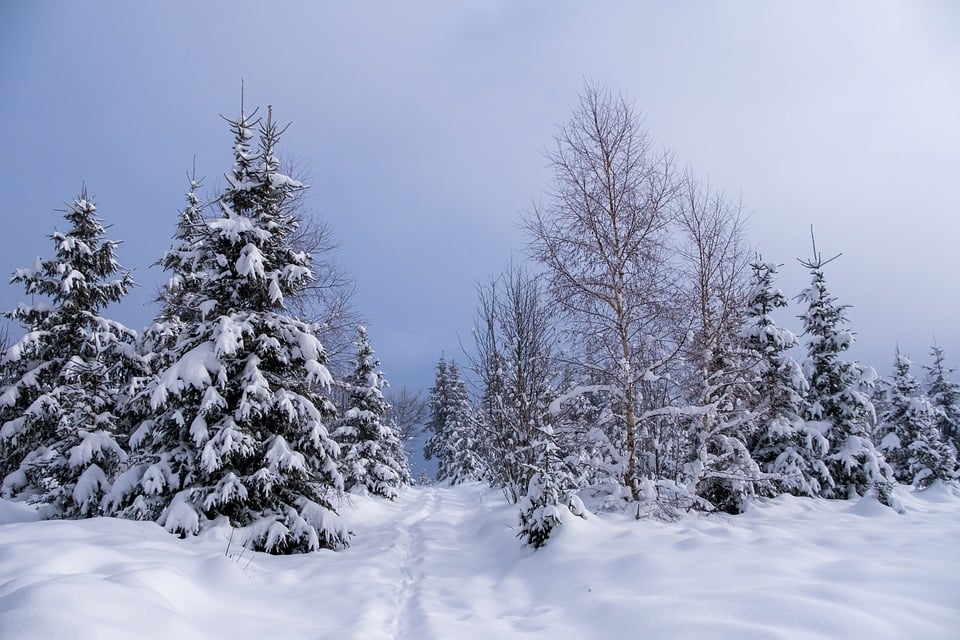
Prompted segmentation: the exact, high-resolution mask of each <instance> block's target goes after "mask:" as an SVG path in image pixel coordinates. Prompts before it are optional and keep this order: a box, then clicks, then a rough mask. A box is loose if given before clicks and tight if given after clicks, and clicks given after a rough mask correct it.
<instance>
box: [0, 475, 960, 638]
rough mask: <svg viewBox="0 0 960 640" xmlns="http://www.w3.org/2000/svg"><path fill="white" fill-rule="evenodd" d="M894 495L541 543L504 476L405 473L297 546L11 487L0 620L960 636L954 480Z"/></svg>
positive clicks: (599, 521) (436, 630)
mask: <svg viewBox="0 0 960 640" xmlns="http://www.w3.org/2000/svg"><path fill="white" fill-rule="evenodd" d="M897 497H898V498H899V499H900V501H901V502H902V503H903V505H904V507H905V512H904V513H903V514H898V513H896V512H894V511H893V510H891V509H888V508H885V507H881V506H879V505H878V504H877V503H876V501H875V500H873V499H869V498H868V499H860V500H851V501H830V502H826V501H814V500H809V499H800V498H792V497H788V496H784V497H780V498H777V499H775V500H769V501H763V502H760V503H757V504H755V505H753V506H751V508H750V509H749V511H748V512H747V513H746V514H744V515H741V516H735V517H732V516H722V517H714V516H711V517H703V516H697V515H691V516H690V517H688V518H686V519H685V520H682V521H680V522H678V523H670V524H668V523H661V522H652V521H636V520H633V519H632V518H629V517H628V516H607V515H604V516H602V517H597V516H592V517H590V518H588V519H586V520H581V519H579V518H568V519H566V520H565V522H564V524H563V525H562V526H561V527H560V529H559V530H558V532H557V533H556V535H555V537H554V538H552V539H551V541H550V542H549V543H548V545H547V546H546V547H545V548H544V549H542V550H540V551H537V552H533V551H532V550H530V549H529V548H525V547H523V546H521V545H520V544H519V541H518V540H517V538H516V537H515V536H516V528H515V527H516V509H515V507H513V506H511V505H507V504H505V503H504V501H503V499H502V497H501V496H500V495H499V494H498V493H496V492H492V491H490V490H488V489H486V488H483V487H480V486H478V485H467V486H459V487H456V488H441V487H428V488H409V489H405V490H403V491H402V492H401V494H400V497H399V499H398V500H397V501H396V502H395V503H390V502H385V501H382V500H377V499H374V498H367V497H362V496H352V497H351V498H350V501H351V502H350V504H347V505H343V507H342V508H341V512H342V514H343V516H344V518H345V520H346V522H347V524H348V526H349V527H350V529H351V530H352V531H353V532H354V533H355V534H356V535H355V537H354V540H353V544H352V546H351V547H350V548H349V549H347V550H345V551H341V552H332V551H320V552H316V553H312V554H309V555H305V556H289V557H274V556H268V555H265V554H260V553H256V554H254V553H251V552H249V551H245V550H242V549H239V548H237V547H236V543H235V541H234V543H233V545H231V547H230V549H229V552H228V543H229V531H230V530H229V528H228V527H226V526H219V527H216V528H214V529H212V530H211V531H209V532H207V533H205V534H203V535H201V536H200V537H198V538H189V539H187V540H179V539H177V538H176V537H175V536H172V535H170V534H168V533H166V532H165V531H163V529H161V528H160V527H159V526H157V525H155V524H152V523H142V522H130V521H120V520H112V519H105V518H99V519H92V520H84V521H70V522H64V521H59V522H57V521H47V522H35V521H31V519H33V518H34V514H33V513H32V511H31V510H29V509H26V508H24V507H22V506H21V505H15V504H11V503H9V502H3V501H0V637H2V638H4V639H5V640H19V639H27V638H31V639H32V638H45V639H50V640H56V639H58V638H90V639H93V638H96V639H113V638H116V639H118V640H119V639H124V640H126V639H127V638H131V637H136V638H178V639H188V638H231V639H242V638H263V637H270V638H327V637H331V638H332V637H337V638H364V639H375V638H402V637H408V638H424V639H426V638H452V637H454V638H455V637H460V638H478V637H484V638H511V637H549V638H551V640H558V639H562V638H620V637H643V638H730V639H733V638H736V639H737V640H744V639H749V638H783V639H788V638H789V639H799V640H804V639H811V640H812V639H815V638H817V639H826V638H831V639H835V638H871V639H872V640H878V639H884V638H890V639H894V638H904V637H911V638H944V639H946V638H956V637H957V635H956V634H957V629H960V607H958V602H960V582H958V578H957V576H958V574H960V571H958V569H960V560H958V557H960V554H958V553H957V549H960V491H958V490H957V489H955V488H952V487H944V486H943V485H940V484H937V485H935V486H933V487H931V488H930V489H928V490H926V491H923V492H912V491H909V490H905V489H898V495H897Z"/></svg>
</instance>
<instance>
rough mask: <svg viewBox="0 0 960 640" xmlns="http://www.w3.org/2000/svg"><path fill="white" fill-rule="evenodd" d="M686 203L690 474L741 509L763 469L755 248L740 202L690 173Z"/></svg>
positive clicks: (718, 500) (682, 252) (681, 258)
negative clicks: (753, 451)
mask: <svg viewBox="0 0 960 640" xmlns="http://www.w3.org/2000/svg"><path fill="white" fill-rule="evenodd" d="M678 204H679V213H678V216H677V227H678V233H677V234H676V249H675V253H674V255H675V259H676V261H677V265H678V266H677V271H678V273H679V274H680V276H681V283H682V289H681V290H682V292H683V293H684V295H683V296H682V297H681V298H680V304H681V305H682V306H683V307H684V308H685V311H686V314H687V315H688V317H689V318H690V319H691V320H692V322H691V339H690V340H689V341H688V342H687V347H686V354H685V358H684V365H685V371H684V372H682V374H679V375H678V376H677V377H678V378H679V379H681V380H683V382H684V386H685V395H686V403H687V404H689V405H693V406H694V407H695V408H696V410H695V411H693V412H691V414H690V418H689V419H686V420H683V421H682V424H685V425H686V428H687V431H688V433H687V434H686V438H685V439H686V441H687V443H688V445H687V446H688V450H687V452H686V454H685V455H684V456H683V458H685V459H686V460H688V461H692V462H693V463H694V464H692V465H691V466H690V469H691V470H695V472H694V473H692V474H691V477H688V478H683V479H682V480H685V481H686V482H687V483H688V486H690V487H691V488H693V489H694V490H695V492H696V493H697V494H698V495H700V496H701V497H704V498H706V499H708V500H709V501H710V503H711V504H713V505H715V506H717V507H720V508H723V509H726V510H732V511H736V510H739V508H740V505H741V501H742V498H743V497H744V496H746V495H749V494H751V493H752V492H753V487H754V484H755V482H756V480H757V478H758V477H759V467H758V466H757V465H756V464H755V462H754V461H753V460H752V458H751V456H750V454H749V451H748V449H747V443H748V442H749V441H750V435H751V434H750V430H751V424H750V420H749V414H748V413H745V411H744V408H745V407H746V406H748V405H750V404H755V402H756V398H754V397H753V395H754V389H753V387H752V385H751V384H750V380H749V378H750V376H749V375H748V371H749V369H750V367H751V365H752V364H753V362H751V361H749V359H750V358H751V357H752V356H750V355H749V354H748V353H747V350H746V349H745V348H743V346H742V343H741V340H740V338H739V337H738V332H739V330H740V327H741V324H742V321H743V313H744V311H745V308H746V302H747V296H748V292H749V263H750V258H751V255H752V254H753V251H752V250H751V248H750V247H749V245H748V243H747V241H746V229H745V226H746V223H745V220H744V217H743V214H742V208H741V207H740V206H739V204H738V203H734V202H732V201H730V200H729V199H728V198H726V197H725V196H724V195H723V194H722V193H720V192H717V191H713V190H711V189H710V187H709V185H705V184H703V183H701V182H700V181H698V180H697V179H695V178H694V177H692V176H691V175H688V176H687V177H686V178H685V180H684V182H683V187H682V192H681V197H680V198H679V199H678ZM675 479H676V480H681V478H675Z"/></svg>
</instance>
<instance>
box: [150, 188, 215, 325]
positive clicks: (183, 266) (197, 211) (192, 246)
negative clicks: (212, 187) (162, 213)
mask: <svg viewBox="0 0 960 640" xmlns="http://www.w3.org/2000/svg"><path fill="white" fill-rule="evenodd" d="M200 184H201V183H200V181H198V180H197V178H196V172H195V171H194V173H193V174H192V175H191V176H190V183H189V186H190V190H189V191H187V195H186V198H187V204H186V206H185V207H184V208H183V209H181V210H180V213H179V216H178V218H177V229H176V232H175V233H174V236H173V239H174V241H175V244H174V246H172V247H171V248H170V249H169V250H168V251H167V252H166V253H165V254H164V256H163V258H161V259H160V260H158V261H157V263H156V264H157V265H159V266H161V267H163V269H164V271H166V272H168V273H169V274H170V277H169V278H168V279H167V282H166V284H165V285H164V287H163V289H162V290H161V291H160V295H159V296H158V302H160V304H161V309H160V315H159V317H158V320H159V321H161V322H171V323H172V324H191V323H195V322H198V321H199V320H200V311H199V309H197V302H198V299H199V292H200V289H201V285H202V282H203V278H204V276H205V275H206V272H205V271H204V269H203V268H202V265H201V264H200V259H201V258H202V256H203V252H202V249H203V243H204V239H205V237H206V236H207V234H208V232H207V227H206V221H205V220H204V216H203V209H204V203H203V202H202V201H201V200H200V197H199V196H198V195H197V189H199V188H200Z"/></svg>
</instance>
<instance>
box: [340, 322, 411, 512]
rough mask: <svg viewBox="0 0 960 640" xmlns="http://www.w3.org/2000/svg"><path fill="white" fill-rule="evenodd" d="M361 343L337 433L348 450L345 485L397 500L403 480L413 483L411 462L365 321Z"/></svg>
mask: <svg viewBox="0 0 960 640" xmlns="http://www.w3.org/2000/svg"><path fill="white" fill-rule="evenodd" d="M356 344H357V353H356V358H355V359H354V368H353V372H352V373H351V374H350V375H349V376H348V377H347V378H346V380H344V381H343V382H342V387H343V390H344V391H345V392H346V394H347V405H346V410H345V411H344V412H343V416H342V418H341V420H340V423H339V426H338V427H337V429H336V430H335V431H334V433H333V438H334V440H336V441H337V444H339V445H340V451H341V454H342V455H341V462H340V467H341V473H342V475H343V480H344V488H346V489H347V490H348V491H350V490H356V489H365V490H367V491H369V492H371V493H373V494H375V495H378V496H383V497H385V498H390V499H391V500H393V499H395V498H396V497H397V490H398V489H399V488H400V486H401V485H408V484H410V467H409V465H408V463H407V456H406V453H405V452H404V449H403V443H402V442H401V440H400V437H399V436H398V434H397V431H396V427H395V425H394V424H393V423H391V422H390V421H389V420H388V419H387V417H386V414H387V411H388V409H389V405H388V404H387V401H386V400H385V399H384V397H383V388H384V387H385V386H386V385H387V381H386V378H385V377H384V375H383V372H382V371H380V370H379V366H380V361H379V360H376V359H374V357H373V348H372V347H371V346H370V340H369V339H368V338H367V330H366V328H365V327H363V326H362V325H361V326H360V327H358V329H357V343H356Z"/></svg>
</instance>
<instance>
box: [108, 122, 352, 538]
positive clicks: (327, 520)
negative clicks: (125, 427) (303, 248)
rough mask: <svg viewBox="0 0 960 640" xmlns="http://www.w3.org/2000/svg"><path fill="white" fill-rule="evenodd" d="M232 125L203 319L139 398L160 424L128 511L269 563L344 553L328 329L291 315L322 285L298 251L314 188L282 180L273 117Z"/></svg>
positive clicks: (199, 294)
mask: <svg viewBox="0 0 960 640" xmlns="http://www.w3.org/2000/svg"><path fill="white" fill-rule="evenodd" d="M228 122H229V123H230V127H231V130H232V132H233V134H234V167H233V170H232V171H231V173H229V174H228V175H227V176H226V179H227V186H226V188H225V189H224V191H223V193H222V194H221V196H220V198H219V199H218V200H217V205H218V206H219V209H220V215H219V216H218V217H216V218H213V219H210V220H207V221H206V222H205V225H204V227H203V228H202V230H201V232H202V239H203V241H202V242H200V243H197V244H196V246H195V247H193V249H192V251H195V252H196V254H191V256H190V260H191V264H195V265H196V267H197V270H198V271H200V277H199V279H198V281H197V291H196V293H195V297H193V294H191V298H192V299H193V301H194V304H193V306H194V307H195V308H196V309H197V310H198V311H199V315H198V316H197V317H196V319H195V320H192V321H191V322H189V323H186V324H184V326H183V329H182V333H181V334H180V335H179V337H178V339H177V340H176V341H175V343H174V344H172V345H171V346H170V348H169V352H168V353H166V354H164V356H163V357H160V358H158V360H159V361H160V362H162V363H165V362H169V363H170V364H169V365H168V366H165V367H164V368H162V369H161V370H159V371H157V372H156V374H155V378H154V379H153V381H152V382H151V384H150V385H149V386H148V388H147V389H146V390H145V391H144V393H143V394H142V400H143V401H144V402H146V403H147V404H148V406H149V411H150V412H151V413H152V416H151V417H148V418H147V419H145V420H143V421H142V422H141V423H140V425H139V426H138V428H137V429H136V430H135V432H134V433H133V435H132V436H131V444H132V445H133V446H135V447H137V448H138V449H139V450H140V452H141V454H140V455H141V456H142V462H141V464H140V465H139V473H136V474H134V475H133V476H131V477H130V478H128V486H127V487H125V488H127V489H129V490H130V492H129V493H128V494H127V495H126V496H125V497H124V498H123V500H122V504H124V508H123V513H125V514H126V515H128V516H131V517H146V518H154V517H156V518H157V519H158V520H159V522H160V523H161V524H163V525H164V526H165V527H166V528H167V529H168V530H170V531H173V532H181V533H183V534H186V533H196V532H197V531H198V530H199V529H200V528H201V527H202V526H203V524H204V523H205V522H208V521H211V520H213V519H215V518H217V517H219V516H226V517H227V518H229V521H230V523H231V524H232V525H233V526H236V527H242V528H245V529H246V531H247V534H248V543H249V544H250V545H251V546H252V547H253V548H255V549H258V550H265V551H268V552H271V553H293V552H306V551H312V550H315V549H319V548H321V547H328V548H338V547H342V546H345V545H346V544H347V533H346V531H345V529H344V527H343V525H342V523H341V521H340V519H339V516H338V515H337V513H336V510H335V501H336V499H337V497H338V495H339V492H340V491H341V490H342V478H341V476H340V473H339V470H338V469H337V464H336V458H337V456H338V454H339V449H338V447H337V445H336V443H335V442H334V441H333V440H332V439H331V438H330V436H329V434H328V432H327V426H326V425H327V424H328V423H329V421H330V420H331V419H332V417H333V415H334V413H335V409H334V406H333V404H332V403H331V402H330V401H329V399H328V398H327V397H326V396H325V395H323V393H324V390H325V389H327V388H329V385H330V383H331V382H332V378H331V376H330V373H329V372H328V371H327V368H326V367H325V366H324V363H325V360H326V355H325V353H324V350H323V347H322V345H321V344H320V342H319V340H318V339H317V337H316V334H317V331H318V327H317V326H315V325H311V324H308V323H305V322H302V321H299V320H297V319H295V318H293V317H291V316H290V315H288V313H287V312H286V309H285V307H284V299H285V298H286V297H288V296H290V295H293V294H295V293H296V292H297V291H299V290H301V289H302V288H303V287H304V286H305V285H306V283H307V282H308V281H309V280H310V278H311V271H310V263H311V260H310V256H309V255H307V254H305V253H302V252H297V251H294V250H293V249H292V248H291V245H290V237H291V234H292V233H293V232H294V230H295V229H296V220H295V219H294V217H293V216H292V214H291V213H290V211H289V205H290V202H291V199H292V196H293V194H294V193H295V192H296V191H297V190H299V189H302V188H303V185H302V184H300V183H299V182H296V181H295V180H292V179H291V178H289V177H288V176H286V175H283V174H282V173H281V172H280V170H279V161H278V159H277V157H276V155H275V153H276V144H277V140H278V138H279V136H280V134H281V133H282V131H280V130H279V129H278V128H277V126H276V124H275V123H274V122H273V119H272V117H271V114H270V112H269V110H268V116H267V120H266V122H265V123H262V122H260V121H257V122H253V121H251V118H248V117H247V116H245V115H244V114H243V113H242V110H241V115H240V117H239V118H238V119H236V120H230V121H228ZM258 124H259V134H260V135H259V138H260V147H259V150H258V151H253V150H252V149H251V147H250V141H251V139H252V138H253V137H254V132H253V127H254V126H256V125H258ZM173 268H174V269H175V268H176V267H173ZM174 275H176V273H174Z"/></svg>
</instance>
